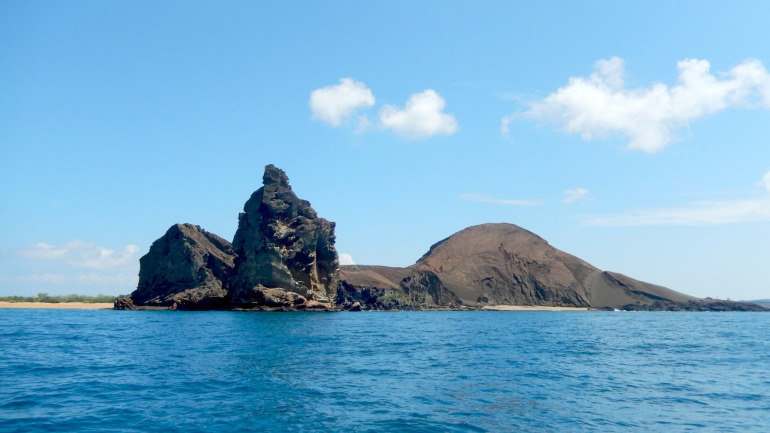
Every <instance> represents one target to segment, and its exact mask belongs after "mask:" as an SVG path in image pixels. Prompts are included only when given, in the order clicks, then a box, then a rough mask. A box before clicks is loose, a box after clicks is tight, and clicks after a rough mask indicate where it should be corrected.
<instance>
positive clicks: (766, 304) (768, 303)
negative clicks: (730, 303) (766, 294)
mask: <svg viewBox="0 0 770 433" xmlns="http://www.w3.org/2000/svg"><path fill="white" fill-rule="evenodd" d="M742 302H750V303H752V304H757V305H761V306H763V307H765V308H769V309H770V299H756V300H754V301H742Z"/></svg>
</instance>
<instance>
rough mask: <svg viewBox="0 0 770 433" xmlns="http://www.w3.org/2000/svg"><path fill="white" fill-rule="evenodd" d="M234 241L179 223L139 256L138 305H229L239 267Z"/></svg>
mask: <svg viewBox="0 0 770 433" xmlns="http://www.w3.org/2000/svg"><path fill="white" fill-rule="evenodd" d="M235 257H236V256H235V252H234V251H233V247H232V245H230V242H228V241H226V240H224V239H222V238H221V237H219V236H217V235H215V234H212V233H209V232H207V231H205V230H203V229H201V228H200V227H198V226H194V225H192V224H175V225H173V226H171V228H169V229H168V231H167V232H166V234H165V235H163V236H162V237H161V238H160V239H158V240H156V241H155V242H153V244H152V246H151V247H150V251H149V252H148V253H147V254H146V255H144V256H143V257H142V258H141V259H139V285H138V287H137V289H136V290H135V291H134V292H133V293H132V294H131V301H132V302H133V304H134V305H143V306H156V307H171V308H179V309H212V308H223V307H225V306H226V305H227V304H228V302H229V300H228V281H229V280H230V278H231V277H232V275H233V271H234V269H235Z"/></svg>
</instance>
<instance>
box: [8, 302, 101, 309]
mask: <svg viewBox="0 0 770 433" xmlns="http://www.w3.org/2000/svg"><path fill="white" fill-rule="evenodd" d="M112 307H113V305H112V303H110V302H105V303H85V302H57V303H52V302H0V308H47V309H63V310H108V309H112Z"/></svg>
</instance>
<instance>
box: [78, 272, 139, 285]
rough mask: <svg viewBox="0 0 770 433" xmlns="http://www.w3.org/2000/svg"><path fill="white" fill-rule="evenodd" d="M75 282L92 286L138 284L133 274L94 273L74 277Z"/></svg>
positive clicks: (137, 277) (137, 279) (137, 278)
mask: <svg viewBox="0 0 770 433" xmlns="http://www.w3.org/2000/svg"><path fill="white" fill-rule="evenodd" d="M75 281H77V282H78V283H82V284H93V285H100V286H104V285H121V286H136V284H137V283H138V282H139V276H138V275H134V274H124V273H120V274H110V275H99V274H95V273H90V274H84V275H78V276H77V277H75Z"/></svg>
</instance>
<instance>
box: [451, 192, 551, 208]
mask: <svg viewBox="0 0 770 433" xmlns="http://www.w3.org/2000/svg"><path fill="white" fill-rule="evenodd" d="M460 198H461V199H462V200H465V201H473V202H478V203H492V204H501V205H508V206H542V205H543V202H541V201H537V200H514V199H507V198H495V197H489V196H486V195H482V194H460Z"/></svg>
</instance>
